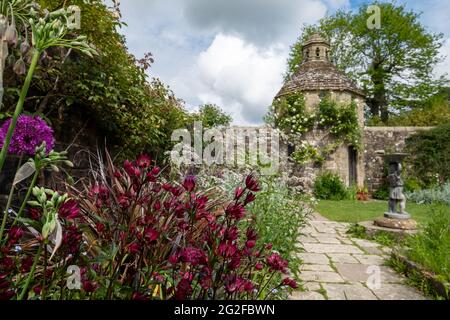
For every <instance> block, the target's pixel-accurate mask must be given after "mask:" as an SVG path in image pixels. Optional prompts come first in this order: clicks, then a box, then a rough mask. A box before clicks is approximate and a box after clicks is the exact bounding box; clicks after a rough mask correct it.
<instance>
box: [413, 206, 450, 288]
mask: <svg viewBox="0 0 450 320" xmlns="http://www.w3.org/2000/svg"><path fill="white" fill-rule="evenodd" d="M430 215H431V220H430V221H429V222H428V223H427V224H426V225H425V227H424V228H423V230H422V232H420V233H419V234H417V235H414V236H411V237H410V238H408V239H407V242H406V246H407V250H406V255H407V257H408V258H409V259H411V260H412V261H415V262H417V263H419V264H420V265H422V266H424V267H425V268H426V269H428V270H430V271H432V272H434V273H435V274H436V275H438V277H440V278H441V279H442V280H444V281H447V282H449V281H450V230H449V226H450V211H449V210H433V211H432V212H430Z"/></svg>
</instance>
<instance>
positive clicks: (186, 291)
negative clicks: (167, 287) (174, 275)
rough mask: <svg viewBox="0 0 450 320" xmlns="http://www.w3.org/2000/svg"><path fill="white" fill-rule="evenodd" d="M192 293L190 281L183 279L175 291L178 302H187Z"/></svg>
mask: <svg viewBox="0 0 450 320" xmlns="http://www.w3.org/2000/svg"><path fill="white" fill-rule="evenodd" d="M191 293H192V287H191V281H190V280H189V279H185V278H183V279H181V281H180V282H179V283H178V285H177V288H176V290H175V299H176V300H185V299H187V298H188V297H189V296H190V294H191Z"/></svg>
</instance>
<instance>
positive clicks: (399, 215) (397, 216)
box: [384, 212, 411, 220]
mask: <svg viewBox="0 0 450 320" xmlns="http://www.w3.org/2000/svg"><path fill="white" fill-rule="evenodd" d="M384 217H385V218H389V219H398V220H409V219H411V215H410V214H409V213H406V212H404V213H396V212H385V213H384Z"/></svg>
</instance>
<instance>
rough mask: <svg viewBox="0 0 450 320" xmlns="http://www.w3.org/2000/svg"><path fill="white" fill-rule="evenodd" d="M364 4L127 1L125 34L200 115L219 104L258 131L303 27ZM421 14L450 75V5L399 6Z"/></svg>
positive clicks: (327, 0) (432, 1)
mask: <svg viewBox="0 0 450 320" xmlns="http://www.w3.org/2000/svg"><path fill="white" fill-rule="evenodd" d="M364 2H366V1H362V0H125V1H122V3H121V11H122V16H123V21H124V22H126V23H127V25H128V26H127V27H124V28H123V29H122V30H121V31H120V32H121V33H123V34H124V35H125V37H126V39H127V46H128V48H129V50H130V51H131V52H132V53H133V54H134V55H135V56H136V57H137V58H142V57H143V56H144V54H145V53H146V52H151V53H152V54H153V56H154V58H155V62H154V64H153V65H152V67H151V68H150V69H149V70H148V74H149V76H150V77H158V78H160V79H161V80H162V81H163V82H164V83H165V84H167V85H169V86H170V88H171V89H172V90H173V91H174V92H175V95H176V96H177V97H178V98H181V99H183V100H184V101H185V103H186V108H187V109H188V110H192V111H193V110H197V109H198V106H199V105H201V104H204V103H215V104H217V105H219V106H220V107H221V108H222V109H223V110H224V111H225V112H227V113H228V114H230V115H231V116H232V117H233V124H235V125H258V124H261V123H262V122H263V116H264V115H265V114H266V112H267V110H268V106H269V105H270V104H271V102H272V100H273V97H274V96H275V94H276V93H277V92H278V90H279V89H280V88H281V86H282V84H283V74H284V72H285V71H286V61H287V58H288V56H289V49H290V46H291V45H292V44H293V43H294V42H295V41H296V39H297V38H298V36H299V35H300V28H301V26H302V25H303V24H312V23H315V22H317V21H318V20H319V19H320V18H322V17H324V16H326V15H327V14H331V13H333V12H334V11H335V10H337V9H341V8H344V9H351V10H354V9H356V8H357V7H358V5H360V4H361V3H364ZM397 3H402V4H405V5H406V6H407V8H408V9H412V10H414V11H416V12H422V16H421V21H422V22H423V24H424V25H425V26H426V27H427V28H428V30H429V31H432V32H438V33H443V34H444V45H443V47H442V49H441V55H442V56H448V57H447V58H446V59H444V61H443V62H442V63H441V64H439V65H438V66H437V68H436V70H435V73H436V75H440V74H443V73H446V72H447V73H449V74H450V27H449V26H448V21H450V10H448V0H427V1H423V0H403V1H397Z"/></svg>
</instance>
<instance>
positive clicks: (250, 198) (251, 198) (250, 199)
mask: <svg viewBox="0 0 450 320" xmlns="http://www.w3.org/2000/svg"><path fill="white" fill-rule="evenodd" d="M255 198H256V197H255V194H253V193H251V192H249V193H247V196H246V197H245V200H244V206H245V205H247V204H249V203H251V202H253V201H255Z"/></svg>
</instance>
